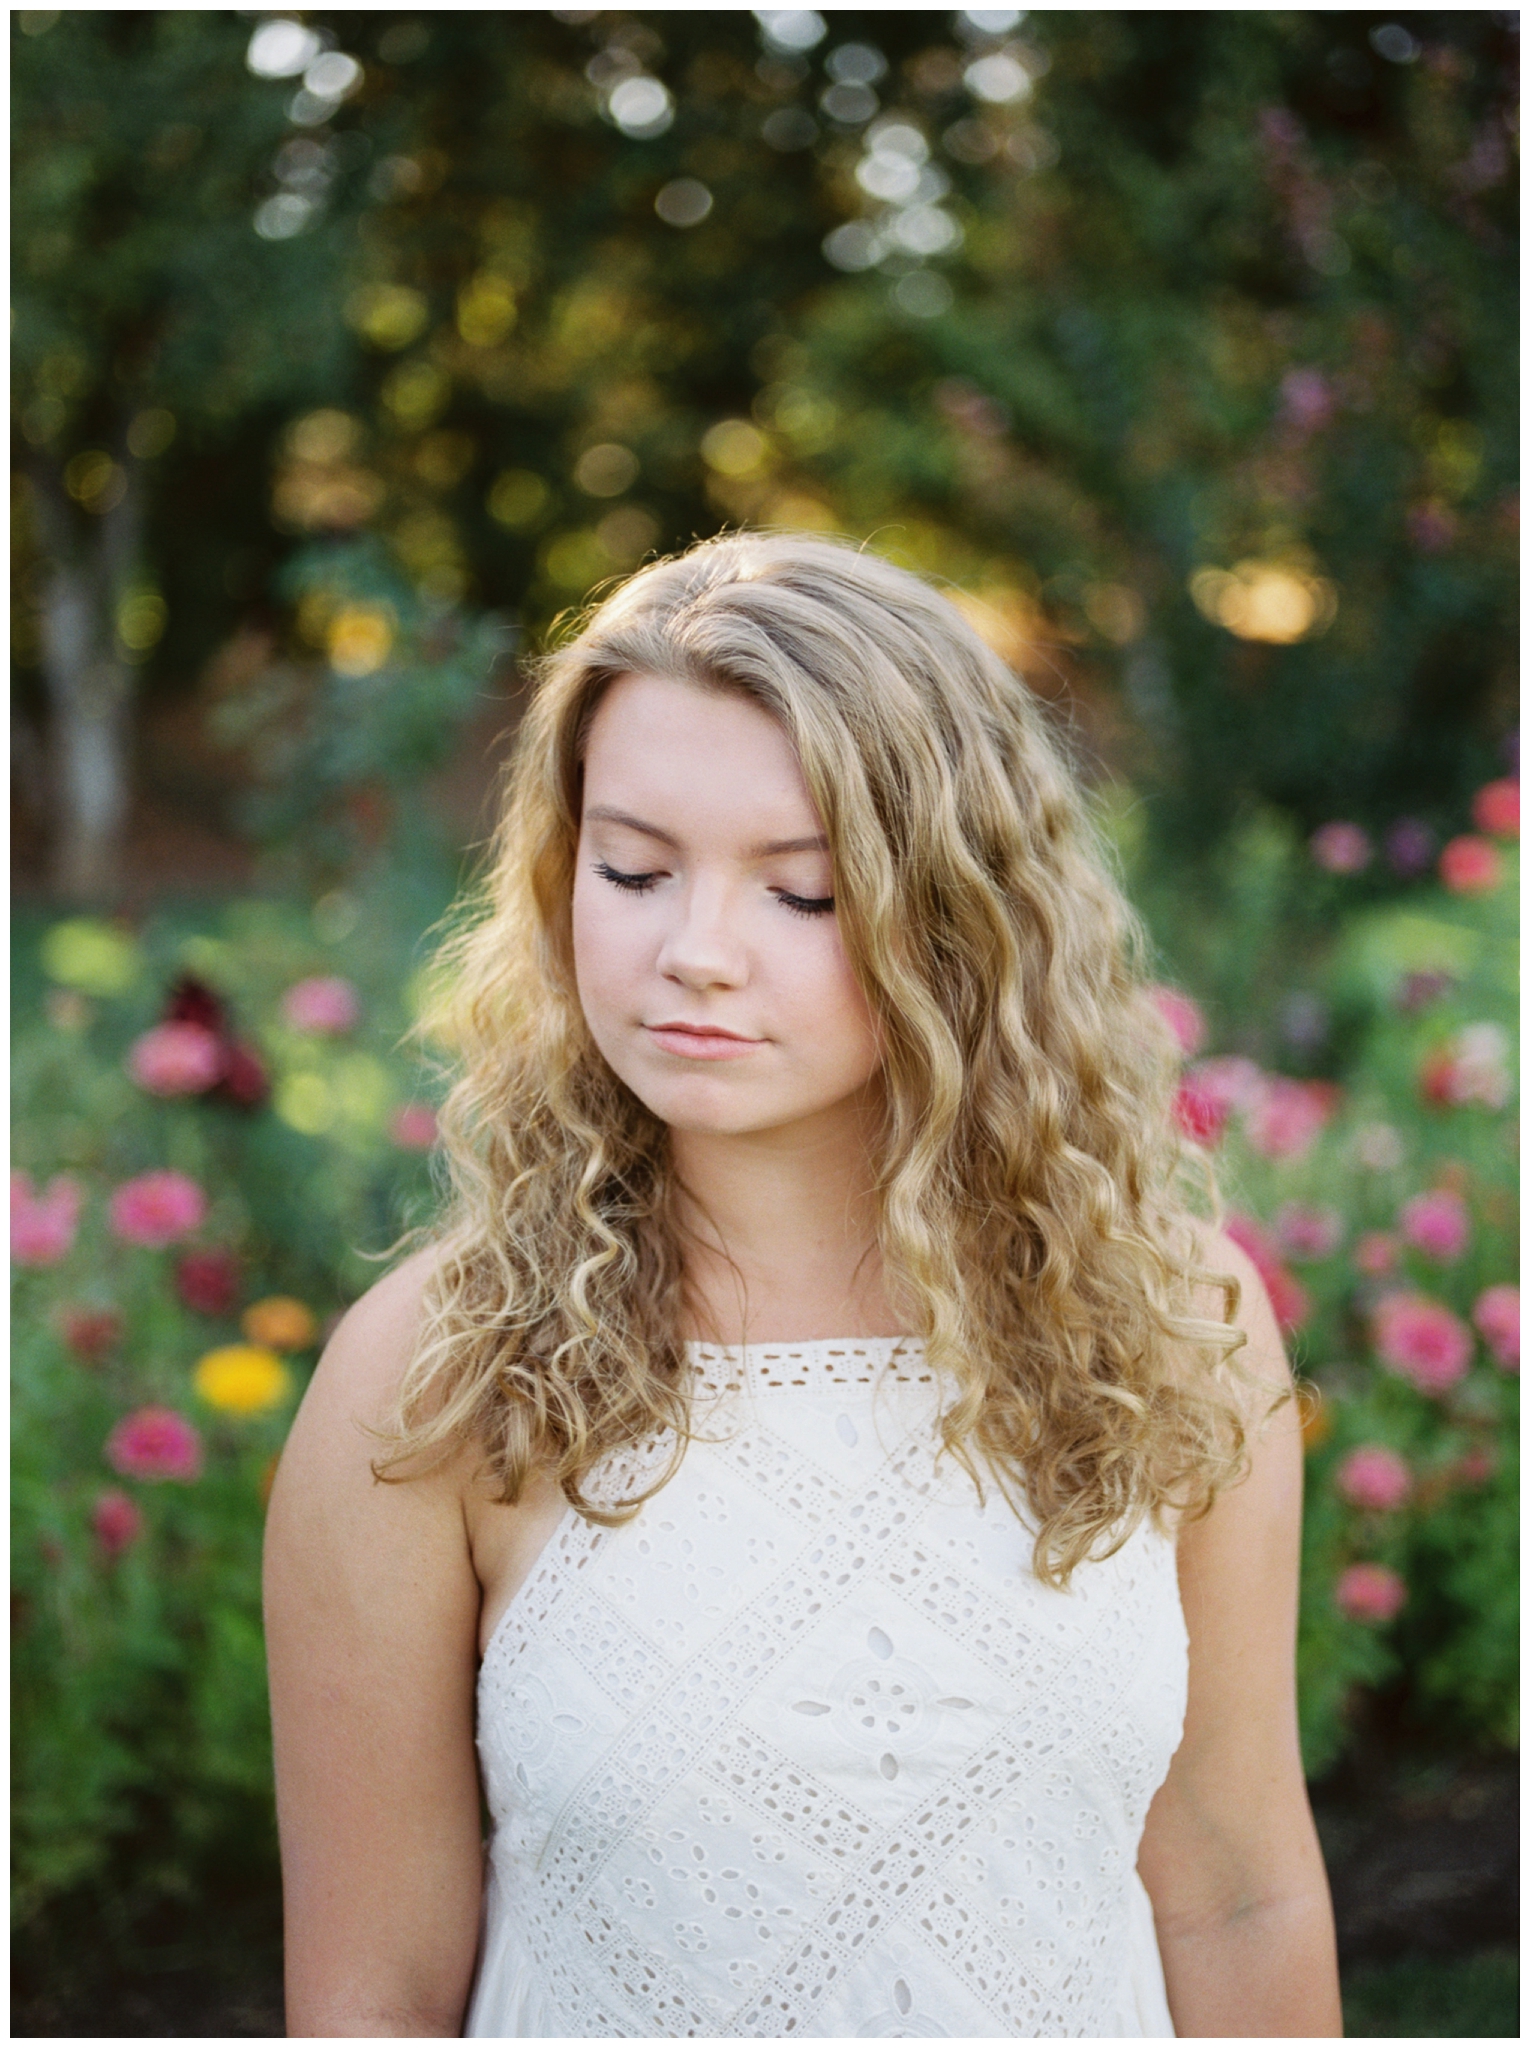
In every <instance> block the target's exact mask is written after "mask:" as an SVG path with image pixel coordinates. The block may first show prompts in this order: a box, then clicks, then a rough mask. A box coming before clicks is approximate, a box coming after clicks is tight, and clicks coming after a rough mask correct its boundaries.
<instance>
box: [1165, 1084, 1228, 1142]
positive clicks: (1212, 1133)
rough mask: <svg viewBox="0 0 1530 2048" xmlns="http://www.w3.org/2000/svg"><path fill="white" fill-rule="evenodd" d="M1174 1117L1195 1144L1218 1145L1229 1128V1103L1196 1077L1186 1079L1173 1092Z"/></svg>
mask: <svg viewBox="0 0 1530 2048" xmlns="http://www.w3.org/2000/svg"><path fill="white" fill-rule="evenodd" d="M1174 1121H1175V1122H1176V1123H1177V1124H1178V1125H1179V1127H1180V1129H1181V1130H1182V1131H1183V1132H1184V1134H1185V1136H1186V1137H1187V1138H1189V1139H1191V1140H1192V1141H1193V1142H1194V1143H1195V1144H1197V1145H1216V1144H1219V1143H1220V1142H1221V1137H1222V1133H1223V1131H1224V1130H1226V1128H1227V1104H1226V1103H1225V1102H1223V1101H1221V1100H1220V1099H1219V1098H1218V1097H1217V1096H1216V1095H1214V1094H1213V1093H1212V1092H1211V1090H1210V1089H1209V1088H1204V1087H1202V1086H1201V1084H1200V1083H1199V1082H1198V1081H1196V1080H1195V1079H1193V1078H1190V1079H1186V1080H1183V1081H1181V1082H1180V1084H1179V1087H1178V1089H1177V1091H1176V1093H1175V1096H1174Z"/></svg>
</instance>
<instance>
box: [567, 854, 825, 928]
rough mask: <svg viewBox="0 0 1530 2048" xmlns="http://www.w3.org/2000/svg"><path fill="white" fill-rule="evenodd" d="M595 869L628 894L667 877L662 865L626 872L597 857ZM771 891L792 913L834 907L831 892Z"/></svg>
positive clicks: (645, 889)
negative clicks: (814, 893) (632, 872)
mask: <svg viewBox="0 0 1530 2048" xmlns="http://www.w3.org/2000/svg"><path fill="white" fill-rule="evenodd" d="M595 872H596V874H597V875H599V876H600V877H601V879H602V880H603V881H607V882H609V883H610V884H611V886H612V887H613V888H615V889H624V890H625V891H626V892H627V894H628V895H629V896H646V895H647V893H648V891H649V890H650V889H652V888H653V887H654V886H655V884H656V883H658V882H661V881H662V880H663V879H664V876H663V870H662V869H659V868H654V869H651V870H649V871H647V872H644V873H641V874H627V873H625V872H624V871H623V870H622V869H621V868H614V867H612V865H611V863H610V862H609V861H606V860H598V861H596V863H595ZM771 894H772V895H773V896H774V897H775V899H776V901H777V902H778V903H779V904H780V905H781V907H782V909H783V910H789V911H790V912H791V913H792V915H793V917H827V916H828V914H829V913H830V911H832V910H833V908H834V898H833V897H832V896H798V895H796V894H795V893H794V892H793V891H792V890H790V889H773V890H772V891H771Z"/></svg>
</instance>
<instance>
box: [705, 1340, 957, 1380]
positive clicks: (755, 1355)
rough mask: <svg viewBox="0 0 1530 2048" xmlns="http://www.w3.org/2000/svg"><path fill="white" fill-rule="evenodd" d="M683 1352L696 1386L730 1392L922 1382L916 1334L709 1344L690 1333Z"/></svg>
mask: <svg viewBox="0 0 1530 2048" xmlns="http://www.w3.org/2000/svg"><path fill="white" fill-rule="evenodd" d="M685 1348H686V1353H687V1356H688V1357H689V1358H690V1361H691V1364H692V1366H693V1367H694V1368H695V1371H696V1374H697V1379H698V1382H699V1384H700V1386H701V1388H702V1389H703V1390H705V1391H708V1392H716V1393H736V1392H739V1391H741V1390H742V1389H743V1388H744V1387H746V1386H748V1387H752V1388H754V1389H755V1390H756V1391H757V1392H766V1393H775V1392H783V1393H784V1392H785V1391H787V1390H788V1389H790V1388H792V1387H808V1388H813V1387H816V1388H820V1389H827V1388H831V1387H871V1386H880V1385H881V1384H882V1383H883V1382H884V1381H886V1380H900V1381H909V1382H919V1383H928V1382H929V1381H931V1380H932V1379H933V1377H934V1375H933V1374H932V1373H931V1372H930V1371H929V1369H928V1368H927V1366H926V1364H925V1355H924V1339H923V1338H922V1337H804V1338H801V1339H799V1340H797V1341H796V1342H792V1343H772V1344H709V1343H703V1342H701V1341H699V1340H698V1339H695V1338H692V1339H690V1340H688V1341H687V1343H686V1347H685Z"/></svg>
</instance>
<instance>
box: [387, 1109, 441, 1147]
mask: <svg viewBox="0 0 1530 2048" xmlns="http://www.w3.org/2000/svg"><path fill="white" fill-rule="evenodd" d="M390 1128H391V1132H392V1137H393V1142H394V1144H395V1145H398V1146H401V1147H402V1148H403V1150H404V1151H406V1152H428V1151H429V1150H430V1148H431V1146H432V1145H434V1143H435V1142H436V1113H435V1111H434V1110H433V1109H432V1108H431V1107H430V1105H429V1103H428V1102H406V1103H405V1104H404V1106H403V1108H402V1109H401V1110H399V1111H398V1112H397V1114H396V1115H395V1116H394V1119H393V1123H392V1125H391V1127H390Z"/></svg>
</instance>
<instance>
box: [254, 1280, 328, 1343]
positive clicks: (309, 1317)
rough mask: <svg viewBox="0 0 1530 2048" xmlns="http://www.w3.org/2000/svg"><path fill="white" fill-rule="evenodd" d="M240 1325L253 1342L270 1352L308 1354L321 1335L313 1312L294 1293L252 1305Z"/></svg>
mask: <svg viewBox="0 0 1530 2048" xmlns="http://www.w3.org/2000/svg"><path fill="white" fill-rule="evenodd" d="M240 1322H241V1326H242V1328H243V1330H244V1334H245V1335H246V1336H247V1337H248V1338H249V1340H250V1342H251V1343H252V1344H261V1345H264V1346H265V1347H266V1349H267V1350H269V1351H306V1350H307V1349H308V1347H309V1345H310V1344H311V1343H312V1342H313V1340H314V1338H315V1337H316V1336H317V1335H318V1334H319V1325H318V1323H317V1322H316V1321H315V1319H314V1313H313V1310H312V1309H311V1308H309V1307H307V1306H306V1304H305V1303H303V1302H301V1301H296V1300H294V1299H293V1297H292V1296H291V1295H290V1294H268V1295H267V1296H266V1298H265V1299H264V1301H255V1302H251V1304H250V1306H249V1307H248V1308H247V1309H246V1310H245V1312H244V1314H243V1316H242V1317H241V1318H240Z"/></svg>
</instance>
